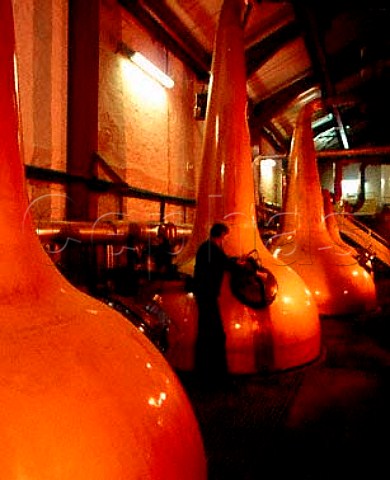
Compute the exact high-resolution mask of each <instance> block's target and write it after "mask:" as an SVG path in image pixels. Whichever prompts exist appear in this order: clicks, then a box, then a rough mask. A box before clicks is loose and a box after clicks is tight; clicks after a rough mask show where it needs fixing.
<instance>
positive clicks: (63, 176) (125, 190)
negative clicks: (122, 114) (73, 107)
mask: <svg viewBox="0 0 390 480" xmlns="http://www.w3.org/2000/svg"><path fill="white" fill-rule="evenodd" d="M99 158H101V157H99ZM25 174H26V177H27V178H28V179H33V180H41V181H44V182H49V183H56V184H61V185H67V184H70V183H83V184H84V185H86V187H87V188H88V189H89V190H91V191H93V192H98V193H108V192H109V193H113V194H115V195H118V196H120V197H122V198H123V197H130V198H142V199H144V200H149V201H154V202H160V221H161V222H164V221H165V204H166V203H168V204H171V205H179V206H182V207H195V206H196V200H195V199H193V198H186V197H179V196H175V195H166V194H163V193H157V192H152V191H150V190H145V189H142V188H138V187H132V186H131V185H129V184H128V183H126V182H125V181H115V182H111V181H107V180H102V179H100V178H96V177H92V178H87V177H83V176H81V175H72V174H69V173H66V172H62V171H59V170H52V169H50V168H43V167H37V166H35V165H25ZM116 178H117V179H119V180H120V177H119V176H116Z"/></svg>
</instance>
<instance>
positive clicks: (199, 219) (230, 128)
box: [161, 0, 321, 374]
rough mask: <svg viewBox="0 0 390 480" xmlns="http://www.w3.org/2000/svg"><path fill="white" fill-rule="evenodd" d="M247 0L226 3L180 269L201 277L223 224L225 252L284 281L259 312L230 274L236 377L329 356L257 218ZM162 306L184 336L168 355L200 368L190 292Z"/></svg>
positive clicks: (300, 290) (300, 286)
mask: <svg viewBox="0 0 390 480" xmlns="http://www.w3.org/2000/svg"><path fill="white" fill-rule="evenodd" d="M245 3H246V2H244V1H243V0H225V2H224V3H223V6H222V10H221V12H220V18H219V24H218V28H217V32H216V38H215V41H214V52H213V63H212V70H211V73H212V78H213V81H212V84H211V87H210V90H209V99H208V106H207V112H206V119H205V131H204V140H203V151H202V170H201V174H200V183H199V187H198V192H199V194H198V199H197V200H198V202H197V210H196V215H195V222H194V226H193V230H192V234H191V236H190V237H189V239H188V242H187V244H186V246H185V247H184V249H183V250H182V251H181V252H180V253H179V254H178V255H177V257H176V264H177V266H178V268H179V270H180V271H182V272H187V273H188V274H189V275H192V273H193V267H194V258H195V255H196V251H197V249H198V247H199V246H200V244H201V242H203V241H204V240H206V238H207V237H208V235H209V228H210V226H211V225H212V224H213V223H214V222H216V221H221V220H223V221H224V222H225V223H227V224H228V226H229V228H230V234H229V236H228V238H227V239H226V242H227V244H226V246H225V250H226V252H227V254H228V255H229V256H232V257H241V256H245V255H248V254H249V253H250V252H253V251H257V254H258V257H259V259H260V262H261V264H262V266H263V267H265V268H266V269H268V270H269V271H270V272H271V273H272V276H273V277H274V278H275V280H276V282H277V286H278V289H277V294H276V297H275V298H274V300H273V302H272V303H271V304H270V305H267V306H263V307H262V308H253V307H251V306H248V305H247V304H245V303H243V302H242V301H240V300H239V299H238V298H237V297H236V296H235V295H234V293H233V292H232V289H231V282H230V280H231V277H230V274H229V273H226V274H225V278H224V280H223V284H222V291H221V296H220V309H221V314H222V320H223V325H224V329H225V332H226V336H227V345H226V347H227V360H228V368H229V370H230V372H231V373H233V374H238V373H254V372H264V371H280V370H284V369H288V368H291V367H296V366H300V365H304V364H307V363H309V362H311V361H313V360H314V359H316V358H318V356H319V355H320V350H321V333H320V322H319V315H318V310H317V306H316V304H315V301H314V299H313V297H312V294H311V293H310V291H309V289H308V288H307V287H306V285H305V283H304V282H303V280H302V279H301V278H300V277H299V275H297V274H296V273H295V272H294V270H292V269H291V268H290V267H288V266H287V265H284V264H279V262H275V260H274V258H273V256H272V255H271V253H270V252H269V251H268V250H267V249H266V248H265V246H264V244H263V243H262V241H261V238H260V235H259V232H258V229H257V224H256V219H255V209H254V205H255V200H254V185H253V183H254V182H253V173H252V165H251V147H250V139H249V129H248V124H247V118H246V107H247V95H246V73H245V59H244V42H243V25H242V19H243V18H246V16H245V8H246V5H245ZM161 295H162V303H163V305H164V308H165V309H166V310H167V311H168V312H169V315H170V317H171V318H172V320H173V321H174V322H175V323H176V324H177V325H179V329H178V330H179V331H180V332H181V334H180V335H179V334H178V335H177V336H176V338H175V339H174V340H175V342H176V343H174V342H171V344H175V348H174V349H172V350H171V352H169V351H168V352H167V353H168V357H169V360H170V362H171V364H173V365H174V366H175V367H176V368H179V369H184V370H186V369H192V368H193V357H194V342H195V338H196V332H197V323H196V322H197V315H196V306H195V302H194V300H193V298H191V296H190V295H189V294H188V293H186V292H185V291H184V289H183V288H182V287H179V286H175V289H173V288H170V289H169V287H167V288H166V289H165V290H164V289H163V290H162V294H161Z"/></svg>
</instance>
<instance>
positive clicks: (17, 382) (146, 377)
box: [0, 0, 206, 480]
mask: <svg viewBox="0 0 390 480" xmlns="http://www.w3.org/2000/svg"><path fill="white" fill-rule="evenodd" d="M14 47H15V41H14V30H13V15H12V2H11V0H3V1H1V2H0V180H1V190H0V232H1V235H0V247H1V251H0V302H1V307H0V341H1V353H0V406H1V408H0V431H1V439H2V441H1V446H0V452H1V453H0V471H1V477H2V478H4V479H7V480H20V479H29V480H85V479H91V480H92V479H93V480H120V479H123V480H124V479H126V480H127V479H141V478H142V479H150V480H156V479H166V480H183V479H184V478H186V479H193V480H204V479H205V478H206V463H205V456H204V451H203V445H202V439H201V436H200V432H199V429H198V425H197V422H196V419H195V417H194V415H193V411H192V409H191V406H190V404H189V401H188V399H187V397H186V395H185V393H184V391H183V389H182V387H181V385H180V383H179V381H178V380H177V378H176V376H175V374H174V373H173V372H172V370H171V368H170V367H169V365H168V363H167V362H166V360H165V359H164V358H163V357H162V355H161V354H160V353H159V352H158V351H157V349H156V348H155V347H154V346H153V345H152V344H151V343H150V342H149V341H148V340H147V339H146V337H144V336H143V334H142V333H141V332H140V331H138V330H137V329H136V328H135V327H134V326H133V325H131V324H130V323H129V322H128V321H127V320H126V319H125V318H124V317H122V316H121V315H120V314H118V313H116V312H114V311H113V310H112V309H110V308H109V307H108V306H105V305H104V304H103V303H101V302H99V301H97V300H94V299H92V298H91V297H89V296H87V295H85V294H82V293H81V292H79V291H78V290H77V289H76V288H74V287H73V286H72V285H70V284H69V283H68V281H67V280H65V279H64V278H63V277H62V276H61V275H60V273H59V272H58V271H57V270H56V268H55V267H54V265H53V264H52V262H51V261H50V259H49V258H48V257H47V255H46V254H45V252H44V251H43V248H42V247H41V244H40V242H39V240H38V238H37V237H36V235H35V233H34V231H33V228H32V222H31V219H30V217H29V214H28V213H26V212H28V208H27V207H28V202H27V196H26V192H25V185H24V172H23V165H22V161H21V158H20V153H19V145H18V115H17V102H16V95H15V79H14Z"/></svg>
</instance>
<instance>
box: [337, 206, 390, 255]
mask: <svg viewBox="0 0 390 480" xmlns="http://www.w3.org/2000/svg"><path fill="white" fill-rule="evenodd" d="M340 215H341V216H343V217H345V218H348V220H350V221H351V223H353V224H354V225H356V226H357V227H358V228H360V230H363V231H364V232H365V233H366V234H367V235H369V236H370V237H372V238H373V239H374V240H376V241H377V242H379V243H381V244H382V245H383V246H385V247H386V248H389V249H390V243H389V242H388V241H387V240H386V239H385V238H383V237H382V236H381V235H379V234H378V233H377V232H375V231H374V230H372V229H371V228H369V227H368V226H367V225H365V224H364V223H362V222H360V221H359V220H357V219H356V217H355V216H354V215H353V213H340Z"/></svg>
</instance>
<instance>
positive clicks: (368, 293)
mask: <svg viewBox="0 0 390 480" xmlns="http://www.w3.org/2000/svg"><path fill="white" fill-rule="evenodd" d="M324 108H325V105H324V103H323V101H322V100H319V99H317V100H314V101H311V102H309V103H307V104H306V105H305V106H304V107H302V109H301V111H300V113H299V115H298V119H297V125H296V129H295V132H294V135H293V141H292V144H291V145H292V147H291V152H290V156H289V162H288V174H287V187H286V195H285V198H284V204H283V213H282V216H281V219H282V222H281V230H280V233H279V234H278V237H277V238H276V239H274V241H273V242H272V250H273V252H274V257H275V259H277V260H280V261H282V262H284V263H288V264H289V265H290V266H291V267H292V268H293V269H294V270H295V271H296V272H297V273H298V274H299V275H300V276H301V277H302V278H303V280H304V281H305V282H306V284H307V286H308V287H309V289H310V291H311V292H312V294H313V297H314V298H315V301H316V303H317V305H318V309H319V312H320V314H321V315H348V314H353V313H360V312H367V311H371V310H373V309H375V308H376V289H375V284H374V280H373V278H372V276H371V275H370V274H369V273H368V272H367V270H366V269H365V268H364V267H362V266H361V265H359V263H358V260H357V259H356V257H354V256H353V255H351V253H350V252H348V251H347V250H346V249H345V248H344V246H342V245H340V244H338V242H337V241H335V240H334V238H332V235H331V234H330V233H329V230H328V228H327V225H326V220H325V214H324V205H323V197H322V191H321V184H320V179H319V174H318V168H317V160H316V152H315V147H314V142H313V133H312V126H311V125H312V124H311V121H312V117H313V115H314V114H315V113H316V112H318V111H321V110H323V109H324Z"/></svg>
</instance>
